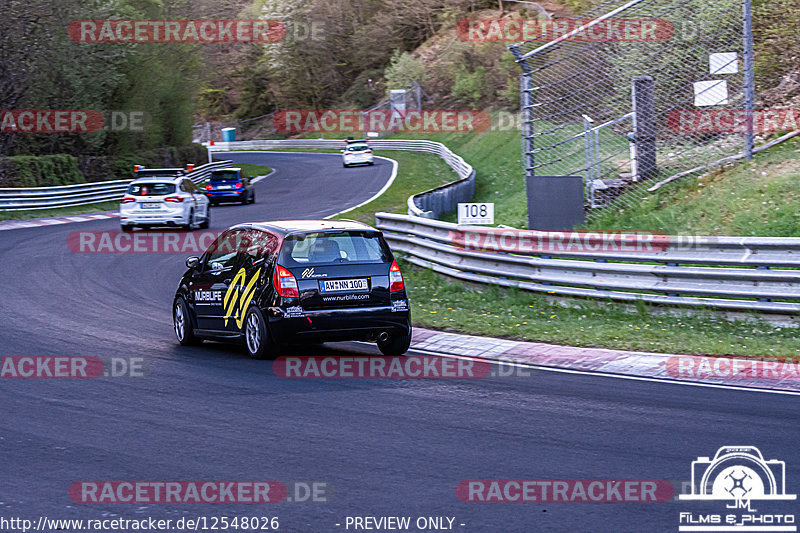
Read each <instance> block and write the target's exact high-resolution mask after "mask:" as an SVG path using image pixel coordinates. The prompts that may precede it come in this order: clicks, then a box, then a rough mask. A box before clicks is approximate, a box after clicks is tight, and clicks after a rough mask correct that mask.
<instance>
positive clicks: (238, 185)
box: [236, 181, 243, 189]
mask: <svg viewBox="0 0 800 533" xmlns="http://www.w3.org/2000/svg"><path fill="white" fill-rule="evenodd" d="M242 187H243V185H242V182H241V181H240V182H238V183H237V184H236V188H237V189H241V188H242Z"/></svg>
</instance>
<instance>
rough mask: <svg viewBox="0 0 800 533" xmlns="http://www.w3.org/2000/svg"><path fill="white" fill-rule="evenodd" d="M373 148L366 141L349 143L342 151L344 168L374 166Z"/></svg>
mask: <svg viewBox="0 0 800 533" xmlns="http://www.w3.org/2000/svg"><path fill="white" fill-rule="evenodd" d="M374 164H375V161H374V160H373V159H372V148H371V147H370V146H369V144H367V142H366V141H350V140H348V141H347V147H346V148H345V149H344V150H342V166H343V167H345V168H347V167H349V166H350V165H374Z"/></svg>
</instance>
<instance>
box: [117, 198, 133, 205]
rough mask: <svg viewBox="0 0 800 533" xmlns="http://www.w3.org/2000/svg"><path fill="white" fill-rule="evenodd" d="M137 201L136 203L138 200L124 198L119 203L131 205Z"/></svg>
mask: <svg viewBox="0 0 800 533" xmlns="http://www.w3.org/2000/svg"><path fill="white" fill-rule="evenodd" d="M135 201H136V198H123V199H122V200H120V201H119V203H121V204H129V203H131V202H135Z"/></svg>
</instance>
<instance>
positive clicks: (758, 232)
mask: <svg viewBox="0 0 800 533" xmlns="http://www.w3.org/2000/svg"><path fill="white" fill-rule="evenodd" d="M798 149H800V139H798V138H797V137H795V138H794V139H792V140H789V141H787V142H785V143H783V144H780V145H777V146H775V147H773V148H772V149H771V150H768V151H766V152H762V153H760V154H756V156H755V159H754V160H753V161H752V162H749V163H744V164H737V165H733V166H731V167H728V168H725V169H721V170H717V171H714V172H712V173H709V174H707V175H706V176H703V177H686V178H683V179H682V180H676V181H674V182H672V183H668V184H666V185H664V186H662V187H661V188H660V189H659V190H657V191H655V192H653V193H649V194H648V196H646V197H645V198H644V199H643V200H641V201H640V202H637V203H636V204H634V205H633V207H629V208H626V209H623V210H618V211H613V210H610V209H609V210H608V211H607V212H602V213H601V214H600V216H599V217H598V218H596V219H595V220H593V221H591V222H590V223H589V224H587V225H586V226H585V229H587V230H593V231H596V230H618V231H661V232H665V233H667V234H670V235H686V234H694V235H734V236H761V237H796V236H800V153H798Z"/></svg>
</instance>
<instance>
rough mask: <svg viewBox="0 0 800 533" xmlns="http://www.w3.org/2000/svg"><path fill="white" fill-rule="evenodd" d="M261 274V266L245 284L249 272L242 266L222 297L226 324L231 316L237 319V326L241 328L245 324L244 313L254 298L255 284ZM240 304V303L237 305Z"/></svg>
mask: <svg viewBox="0 0 800 533" xmlns="http://www.w3.org/2000/svg"><path fill="white" fill-rule="evenodd" d="M260 274H261V269H260V268H259V269H258V270H257V271H256V273H255V274H253V277H251V278H250V281H249V282H248V283H247V285H245V281H246V280H247V273H246V272H245V271H244V268H240V269H239V272H237V273H236V276H235V277H234V278H233V281H232V282H231V286H230V287H228V290H227V291H226V292H225V297H224V298H223V299H222V306H223V307H224V308H225V326H227V325H228V320H230V319H231V318H234V319H236V327H237V328H239V329H241V328H242V324H244V314H245V312H246V311H247V306H248V305H250V300H252V299H253V296H254V295H255V292H256V289H255V284H256V281H258V277H259V275H260ZM237 304H239V305H237Z"/></svg>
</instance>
